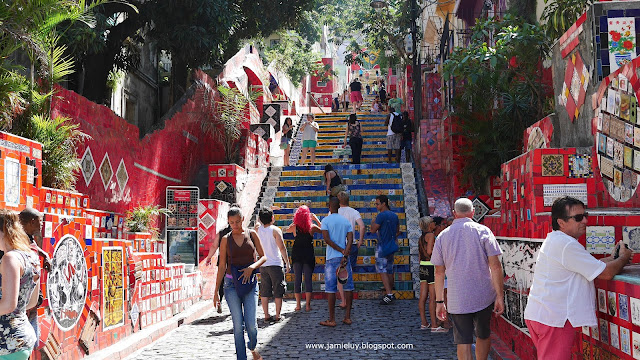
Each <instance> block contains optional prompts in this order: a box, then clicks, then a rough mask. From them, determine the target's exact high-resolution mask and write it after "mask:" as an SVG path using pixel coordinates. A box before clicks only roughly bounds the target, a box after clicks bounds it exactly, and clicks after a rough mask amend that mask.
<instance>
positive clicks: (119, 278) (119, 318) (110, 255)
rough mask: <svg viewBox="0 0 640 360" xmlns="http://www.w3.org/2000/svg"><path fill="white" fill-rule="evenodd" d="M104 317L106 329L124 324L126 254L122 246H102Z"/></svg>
mask: <svg viewBox="0 0 640 360" xmlns="http://www.w3.org/2000/svg"><path fill="white" fill-rule="evenodd" d="M102 268H103V274H102V309H103V310H102V319H103V328H104V330H107V329H112V328H115V327H118V326H120V325H123V324H124V254H123V251H122V248H121V247H104V248H102Z"/></svg>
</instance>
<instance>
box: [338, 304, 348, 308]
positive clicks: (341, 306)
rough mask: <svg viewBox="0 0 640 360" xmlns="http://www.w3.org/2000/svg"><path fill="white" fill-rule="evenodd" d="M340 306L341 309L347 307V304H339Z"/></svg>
mask: <svg viewBox="0 0 640 360" xmlns="http://www.w3.org/2000/svg"><path fill="white" fill-rule="evenodd" d="M338 306H340V309H346V308H347V305H346V304H345V305H338Z"/></svg>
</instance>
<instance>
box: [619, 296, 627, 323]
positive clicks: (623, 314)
mask: <svg viewBox="0 0 640 360" xmlns="http://www.w3.org/2000/svg"><path fill="white" fill-rule="evenodd" d="M618 312H619V314H618V316H620V319H622V320H624V321H629V297H628V296H627V295H624V294H618Z"/></svg>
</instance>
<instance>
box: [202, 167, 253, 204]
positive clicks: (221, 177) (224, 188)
mask: <svg viewBox="0 0 640 360" xmlns="http://www.w3.org/2000/svg"><path fill="white" fill-rule="evenodd" d="M243 176H246V170H245V169H243V168H242V167H240V166H238V165H235V164H210V165H209V197H210V198H212V199H217V200H221V201H226V202H228V203H234V202H235V201H236V199H237V197H238V195H239V193H240V189H238V187H239V186H240V187H241V184H242V182H243V181H245V180H244V179H242V177H243Z"/></svg>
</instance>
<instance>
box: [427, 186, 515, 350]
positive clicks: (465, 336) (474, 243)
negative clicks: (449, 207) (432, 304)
mask: <svg viewBox="0 0 640 360" xmlns="http://www.w3.org/2000/svg"><path fill="white" fill-rule="evenodd" d="M473 214H474V208H473V203H472V202H471V200H469V199H466V198H461V199H458V200H456V203H455V205H454V215H455V220H454V221H453V224H451V226H449V227H448V228H446V229H445V230H443V231H442V232H441V233H440V235H438V237H437V238H436V242H435V244H434V247H433V254H432V255H431V262H432V263H433V265H435V267H436V315H437V316H438V318H439V319H441V320H444V319H446V317H447V310H448V312H449V313H450V314H451V318H452V320H453V340H454V343H455V344H457V347H458V349H457V351H458V359H459V360H471V359H473V355H472V353H471V344H473V335H474V324H475V335H476V359H477V360H486V359H487V358H488V356H489V350H490V349H491V312H492V311H493V312H494V313H496V315H498V316H499V315H501V314H502V313H503V312H504V292H503V285H504V284H503V279H504V276H503V272H502V264H501V263H500V259H499V255H501V254H502V251H501V250H500V247H499V246H498V242H497V241H496V238H495V236H494V235H493V233H492V232H491V230H489V228H488V227H486V226H484V225H480V224H478V223H476V222H475V221H473V220H471V218H472V217H473ZM445 274H446V275H447V280H448V281H447V282H448V294H447V297H448V299H447V300H448V303H447V305H448V309H447V306H445V303H444V276H445Z"/></svg>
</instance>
